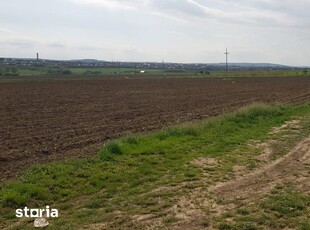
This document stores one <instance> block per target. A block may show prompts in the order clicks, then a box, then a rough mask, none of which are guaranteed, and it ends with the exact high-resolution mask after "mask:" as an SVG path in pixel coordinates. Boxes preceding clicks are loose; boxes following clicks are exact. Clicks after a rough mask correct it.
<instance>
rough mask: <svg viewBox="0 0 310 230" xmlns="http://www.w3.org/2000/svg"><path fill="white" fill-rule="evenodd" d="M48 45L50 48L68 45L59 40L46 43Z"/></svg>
mask: <svg viewBox="0 0 310 230" xmlns="http://www.w3.org/2000/svg"><path fill="white" fill-rule="evenodd" d="M46 46H48V47H50V48H56V49H57V48H58V49H59V48H66V47H67V45H65V44H64V43H63V42H60V41H57V42H51V43H48V44H46Z"/></svg>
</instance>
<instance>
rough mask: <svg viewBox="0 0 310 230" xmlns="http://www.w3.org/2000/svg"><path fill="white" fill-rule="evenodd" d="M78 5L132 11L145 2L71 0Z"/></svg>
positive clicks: (128, 0)
mask: <svg viewBox="0 0 310 230" xmlns="http://www.w3.org/2000/svg"><path fill="white" fill-rule="evenodd" d="M71 1H73V2H75V3H78V4H86V5H97V6H102V7H107V8H112V9H125V10H134V9H138V8H139V6H140V5H141V4H142V5H143V3H144V2H145V1H143V0H71Z"/></svg>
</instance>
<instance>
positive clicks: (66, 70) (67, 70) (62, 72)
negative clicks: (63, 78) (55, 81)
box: [61, 69, 72, 74]
mask: <svg viewBox="0 0 310 230" xmlns="http://www.w3.org/2000/svg"><path fill="white" fill-rule="evenodd" d="M61 74H72V71H71V70H69V69H64V70H62V71H61Z"/></svg>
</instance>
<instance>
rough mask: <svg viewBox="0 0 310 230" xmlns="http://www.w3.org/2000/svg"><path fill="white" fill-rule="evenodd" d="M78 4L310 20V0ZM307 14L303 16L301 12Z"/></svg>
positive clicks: (240, 18) (279, 22) (227, 18)
mask: <svg viewBox="0 0 310 230" xmlns="http://www.w3.org/2000/svg"><path fill="white" fill-rule="evenodd" d="M71 1H74V2H75V3H79V4H88V5H95V6H100V7H104V8H109V9H116V10H119V9H121V10H140V11H142V12H146V13H150V14H155V15H160V16H166V17H170V18H175V19H182V20H188V21H189V20H190V19H199V20H214V21H218V22H222V23H223V22H224V23H227V24H231V23H246V24H255V25H263V26H302V25H306V24H309V21H310V16H308V14H307V12H306V9H309V8H310V1H307V0H299V1H296V2H294V3H292V1H289V0H281V1H280V0H272V1H271V0H258V1H247V0H240V1H238V2H236V1H230V0H222V1H221V2H220V3H215V1H217V2H218V0H71ZM298 12H302V15H305V17H306V19H305V18H304V17H301V15H300V13H298Z"/></svg>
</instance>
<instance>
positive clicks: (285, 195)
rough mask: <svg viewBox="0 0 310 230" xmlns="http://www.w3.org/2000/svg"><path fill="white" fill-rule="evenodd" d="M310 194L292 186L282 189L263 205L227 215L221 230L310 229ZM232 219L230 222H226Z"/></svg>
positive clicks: (278, 188)
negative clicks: (227, 219)
mask: <svg viewBox="0 0 310 230" xmlns="http://www.w3.org/2000/svg"><path fill="white" fill-rule="evenodd" d="M309 215H310V195H309V194H305V193H301V192H299V191H298V190H296V188H294V186H292V185H291V184H285V185H284V186H278V187H276V188H275V189H274V190H272V191H271V192H270V193H269V194H268V195H267V196H266V197H265V198H263V200H262V201H261V202H260V203H257V204H251V205H249V204H245V206H242V207H240V208H238V209H237V210H234V211H233V213H229V215H228V214H227V213H224V214H223V215H222V218H223V220H222V221H221V222H220V223H219V229H233V230H237V229H284V228H289V229H302V230H306V229H310V228H309V227H310V222H309ZM227 216H229V218H230V219H231V220H230V221H229V222H228V221H225V219H226V218H227Z"/></svg>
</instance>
